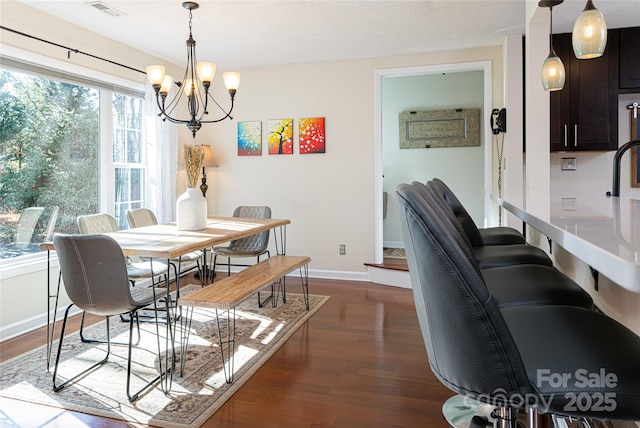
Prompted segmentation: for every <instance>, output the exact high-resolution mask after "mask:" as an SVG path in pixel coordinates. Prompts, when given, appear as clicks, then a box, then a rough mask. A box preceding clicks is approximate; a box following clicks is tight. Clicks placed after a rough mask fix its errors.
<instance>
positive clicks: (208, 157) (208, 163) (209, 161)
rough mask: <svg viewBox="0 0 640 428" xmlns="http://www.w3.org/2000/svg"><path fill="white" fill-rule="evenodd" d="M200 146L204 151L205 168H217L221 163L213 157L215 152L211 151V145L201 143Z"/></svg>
mask: <svg viewBox="0 0 640 428" xmlns="http://www.w3.org/2000/svg"><path fill="white" fill-rule="evenodd" d="M200 147H201V148H202V150H203V151H204V159H203V160H202V167H203V168H217V167H219V166H220V165H218V163H217V162H216V161H215V159H214V158H213V153H211V146H207V145H206V144H201V145H200Z"/></svg>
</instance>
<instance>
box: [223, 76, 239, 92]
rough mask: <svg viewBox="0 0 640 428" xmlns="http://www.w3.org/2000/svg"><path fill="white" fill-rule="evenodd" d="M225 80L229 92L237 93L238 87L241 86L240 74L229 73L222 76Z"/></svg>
mask: <svg viewBox="0 0 640 428" xmlns="http://www.w3.org/2000/svg"><path fill="white" fill-rule="evenodd" d="M222 77H223V79H224V85H225V86H226V87H227V90H228V91H229V92H231V91H234V92H235V91H237V90H238V86H240V73H238V72H235V71H227V72H226V73H224V74H223V75H222Z"/></svg>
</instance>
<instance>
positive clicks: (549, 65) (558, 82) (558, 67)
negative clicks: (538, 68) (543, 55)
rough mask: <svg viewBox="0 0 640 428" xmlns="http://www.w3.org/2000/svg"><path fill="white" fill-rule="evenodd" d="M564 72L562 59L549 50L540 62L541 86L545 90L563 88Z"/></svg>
mask: <svg viewBox="0 0 640 428" xmlns="http://www.w3.org/2000/svg"><path fill="white" fill-rule="evenodd" d="M565 78H566V73H565V70H564V64H563V63H562V60H561V59H560V58H559V57H558V56H557V55H556V53H555V52H554V51H553V50H551V52H549V56H548V57H547V59H546V60H545V61H544V63H543V64H542V87H543V88H544V90H545V91H547V92H552V91H560V90H562V88H564V81H565Z"/></svg>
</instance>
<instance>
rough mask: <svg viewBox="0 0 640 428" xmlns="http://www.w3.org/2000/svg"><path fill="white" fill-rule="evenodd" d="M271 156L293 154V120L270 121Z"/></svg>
mask: <svg viewBox="0 0 640 428" xmlns="http://www.w3.org/2000/svg"><path fill="white" fill-rule="evenodd" d="M269 154H270V155H290V154H293V119H277V120H270V121H269Z"/></svg>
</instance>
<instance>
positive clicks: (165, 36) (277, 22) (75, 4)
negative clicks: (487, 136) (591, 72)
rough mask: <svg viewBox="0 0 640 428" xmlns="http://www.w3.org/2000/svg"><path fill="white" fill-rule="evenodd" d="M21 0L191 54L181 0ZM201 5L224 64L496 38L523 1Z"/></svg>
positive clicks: (609, 17)
mask: <svg viewBox="0 0 640 428" xmlns="http://www.w3.org/2000/svg"><path fill="white" fill-rule="evenodd" d="M22 1H23V2H24V3H25V4H28V5H30V6H33V7H36V8H38V9H41V10H42V11H44V12H47V13H49V14H52V15H55V16H58V17H60V18H62V19H65V20H68V21H70V22H73V23H75V24H77V25H80V26H82V27H86V28H88V29H91V30H92V31H95V32H97V33H100V34H103V35H105V36H107V37H110V38H112V39H115V40H118V41H120V42H123V43H126V44H128V45H131V46H133V47H136V48H138V49H141V50H144V51H147V52H149V53H151V54H154V55H157V56H159V57H162V58H166V59H167V61H170V62H174V63H176V64H183V63H185V61H186V60H185V58H186V48H185V41H186V39H187V36H188V21H189V14H188V11H187V10H186V9H184V8H183V7H182V6H181V3H182V1H180V0H138V1H131V0H126V1H125V0H104V1H103V3H105V4H106V5H108V6H110V7H112V8H115V9H116V10H118V11H119V12H121V13H122V14H121V15H120V16H117V17H114V16H111V15H109V14H107V13H105V12H101V11H99V10H97V9H96V8H94V7H92V6H90V5H89V3H91V0H67V1H54V0H46V1H45V0H22ZM199 3H200V8H199V9H197V10H195V11H194V12H193V37H194V39H195V40H196V42H197V55H198V59H199V60H203V61H204V60H210V61H214V62H217V63H218V69H219V70H221V71H228V70H230V69H241V68H246V67H256V66H269V65H282V64H294V63H306V62H316V61H335V60H346V59H355V58H367V57H379V56H392V55H402V54H411V53H418V52H428V51H439V50H452V49H460V48H467V47H478V46H487V45H496V44H500V43H502V38H503V36H505V35H508V34H518V33H524V31H525V25H524V24H525V0H430V1H425V0H423V1H407V0H392V1H379V0H367V1H346V0H328V1H327V0H304V1H294V0H284V1H266V0H265V1H257V0H254V1H224V0H217V1H214V0H200V2H199ZM585 3H586V0H565V2H564V3H563V4H561V5H559V6H557V7H555V8H554V9H553V18H554V19H553V21H554V32H556V33H557V32H570V31H571V29H572V26H573V22H574V21H575V19H576V17H577V16H578V15H579V13H580V11H581V10H582V9H583V8H584V5H585ZM595 5H596V7H597V8H598V9H600V10H601V11H602V12H603V14H604V15H605V19H606V21H607V24H608V26H609V28H621V27H631V26H638V25H640V0H596V1H595ZM544 13H548V12H547V11H546V10H545V12H544ZM18 30H19V29H18ZM52 41H54V42H55V41H56V40H52ZM70 47H72V48H73V47H74V46H70ZM131 66H135V67H140V68H142V67H144V64H131Z"/></svg>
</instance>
